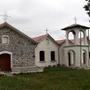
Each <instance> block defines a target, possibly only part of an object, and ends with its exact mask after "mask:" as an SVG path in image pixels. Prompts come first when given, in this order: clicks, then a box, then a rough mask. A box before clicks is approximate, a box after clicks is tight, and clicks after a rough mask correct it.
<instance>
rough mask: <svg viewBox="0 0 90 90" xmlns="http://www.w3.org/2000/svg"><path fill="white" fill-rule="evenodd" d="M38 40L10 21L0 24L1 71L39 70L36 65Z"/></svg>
mask: <svg viewBox="0 0 90 90" xmlns="http://www.w3.org/2000/svg"><path fill="white" fill-rule="evenodd" d="M36 45H37V44H36V42H35V41H34V40H32V39H31V38H29V37H28V36H26V35H25V34H23V33H22V32H20V31H19V30H17V29H16V28H14V27H12V26H11V25H9V24H8V23H6V22H5V23H3V24H1V25H0V71H5V72H12V73H27V72H38V71H40V68H39V67H36V66H35V51H34V50H35V47H36Z"/></svg>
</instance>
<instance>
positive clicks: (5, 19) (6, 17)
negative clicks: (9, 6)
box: [0, 12, 9, 22]
mask: <svg viewBox="0 0 90 90" xmlns="http://www.w3.org/2000/svg"><path fill="white" fill-rule="evenodd" d="M0 16H2V17H3V20H4V21H5V22H7V19H8V17H9V16H8V15H7V12H5V13H4V14H3V15H0Z"/></svg>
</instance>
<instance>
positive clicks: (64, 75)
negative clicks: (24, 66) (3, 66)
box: [0, 67, 90, 90]
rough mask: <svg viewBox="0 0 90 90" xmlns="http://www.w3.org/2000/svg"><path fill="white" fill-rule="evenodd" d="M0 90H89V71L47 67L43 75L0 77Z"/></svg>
mask: <svg viewBox="0 0 90 90" xmlns="http://www.w3.org/2000/svg"><path fill="white" fill-rule="evenodd" d="M0 90H90V70H83V69H70V68H65V67H64V68H62V67H49V68H45V71H44V72H43V73H32V74H20V75H14V76H12V77H9V76H8V77H7V76H0Z"/></svg>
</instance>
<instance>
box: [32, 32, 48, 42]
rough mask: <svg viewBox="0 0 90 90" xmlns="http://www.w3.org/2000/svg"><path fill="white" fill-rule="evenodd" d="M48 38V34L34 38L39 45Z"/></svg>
mask: <svg viewBox="0 0 90 90" xmlns="http://www.w3.org/2000/svg"><path fill="white" fill-rule="evenodd" d="M47 36H48V34H45V35H41V36H37V37H34V38H33V40H34V41H36V42H38V43H39V42H41V41H42V40H44V39H45V38H47Z"/></svg>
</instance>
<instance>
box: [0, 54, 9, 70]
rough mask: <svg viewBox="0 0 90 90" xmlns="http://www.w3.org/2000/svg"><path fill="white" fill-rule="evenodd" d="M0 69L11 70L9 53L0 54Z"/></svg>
mask: <svg viewBox="0 0 90 90" xmlns="http://www.w3.org/2000/svg"><path fill="white" fill-rule="evenodd" d="M0 71H11V63H10V55H9V54H1V55H0Z"/></svg>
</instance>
